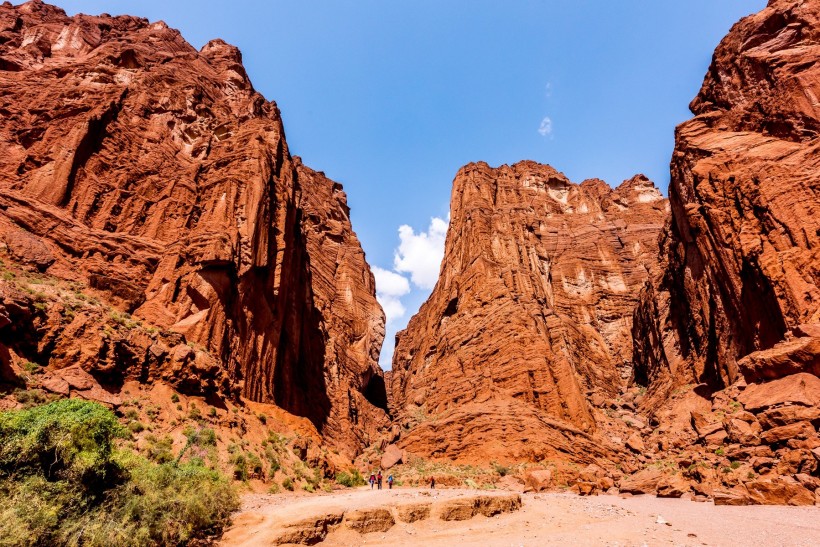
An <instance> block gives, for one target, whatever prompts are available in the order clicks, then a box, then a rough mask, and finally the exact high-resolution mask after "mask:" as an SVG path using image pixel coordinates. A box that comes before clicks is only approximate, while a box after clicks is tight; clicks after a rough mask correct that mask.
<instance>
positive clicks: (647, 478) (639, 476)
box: [618, 466, 663, 494]
mask: <svg viewBox="0 0 820 547" xmlns="http://www.w3.org/2000/svg"><path fill="white" fill-rule="evenodd" d="M662 478H663V471H661V469H660V468H658V467H655V466H650V467H646V468H644V469H641V470H640V471H638V472H637V473H635V474H633V475H630V476H628V477H625V478H624V479H621V483H620V484H619V485H618V490H620V491H621V492H622V493H627V494H654V493H655V492H656V491H657V489H658V483H659V482H660V480H661V479H662Z"/></svg>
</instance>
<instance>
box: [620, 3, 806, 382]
mask: <svg viewBox="0 0 820 547" xmlns="http://www.w3.org/2000/svg"><path fill="white" fill-rule="evenodd" d="M818 48H820V6H818V4H817V3H816V2H795V1H786V0H782V1H772V2H770V5H769V7H767V8H766V9H764V10H763V11H761V12H760V13H758V14H756V15H752V16H749V17H747V18H745V19H743V20H742V21H741V22H739V23H738V24H737V25H735V26H734V28H733V29H732V31H731V32H730V33H729V35H728V36H727V37H726V38H725V39H724V40H723V41H722V42H721V44H720V46H718V48H717V51H716V52H715V56H714V59H713V62H712V66H711V67H710V69H709V72H708V74H707V76H706V79H705V80H704V83H703V87H702V88H701V91H700V93H699V94H698V96H697V98H695V100H694V101H693V102H692V104H691V109H692V111H693V113H694V114H695V117H694V118H693V119H692V120H690V121H688V122H686V123H684V124H682V125H680V126H679V127H678V129H677V133H676V146H675V152H674V156H673V158H672V178H671V185H670V188H669V200H670V204H671V207H672V222H671V224H670V226H669V228H668V229H667V230H666V232H665V234H664V240H663V243H662V259H663V261H664V263H665V264H664V266H665V267H664V269H663V272H662V274H661V275H660V276H659V277H657V278H655V279H653V283H651V284H650V285H649V286H647V287H646V289H645V290H644V294H643V296H642V299H641V305H640V307H639V309H638V311H637V312H636V316H635V331H634V334H635V361H636V364H637V371H636V372H637V376H638V378H639V380H640V381H642V382H643V381H646V382H649V383H650V384H651V385H654V386H655V389H656V390H660V391H662V392H664V393H666V392H668V390H669V389H671V388H672V387H674V386H675V385H683V384H687V383H690V382H695V383H700V382H703V383H706V384H708V385H709V386H710V387H711V388H712V389H720V388H722V387H725V386H727V385H729V384H731V383H732V382H734V381H735V380H736V379H737V378H738V377H739V375H740V374H741V373H742V374H744V375H746V374H747V373H749V375H748V377H747V379H748V380H749V381H753V380H755V381H756V380H760V379H764V378H768V379H772V378H774V377H778V376H781V375H783V374H788V373H792V372H797V371H799V369H800V368H801V366H802V365H798V366H784V367H782V369H781V370H780V371H775V370H774V368H771V369H769V370H767V371H762V370H760V367H759V366H757V365H758V364H759V362H760V360H759V359H757V360H755V359H753V360H752V362H751V363H750V366H748V367H746V370H739V368H738V360H739V359H741V358H742V357H744V356H746V355H748V354H750V353H752V352H754V351H758V350H768V349H770V348H772V347H773V346H775V344H777V343H778V342H780V341H781V340H783V339H784V337H785V336H787V335H788V334H789V333H790V331H792V330H794V329H798V327H799V326H800V325H801V324H807V325H809V326H810V325H811V324H817V323H818V322H820V270H819V269H818V264H820V199H818V196H820V178H818V176H817V173H818V172H820V153H818V152H820V138H818V137H819V136H820V133H818V132H819V131H820V107H819V106H818V97H820V64H818V63H817V59H818ZM809 330H811V328H809ZM804 344H805V343H804ZM798 357H799V359H798V360H802V361H803V362H806V361H807V360H808V361H811V359H809V358H808V357H807V356H806V355H805V352H803V353H802V354H801V355H799V356H798ZM763 358H765V356H764V357H763ZM807 366H808V367H809V368H810V367H812V366H813V365H812V364H811V363H809V364H808V365H807Z"/></svg>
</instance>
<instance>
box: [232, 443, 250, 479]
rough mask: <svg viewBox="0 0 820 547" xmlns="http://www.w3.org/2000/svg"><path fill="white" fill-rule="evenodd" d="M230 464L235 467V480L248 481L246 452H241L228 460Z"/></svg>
mask: <svg viewBox="0 0 820 547" xmlns="http://www.w3.org/2000/svg"><path fill="white" fill-rule="evenodd" d="M228 463H230V464H231V465H233V478H235V479H236V480H238V481H246V480H248V476H249V473H248V458H247V457H245V453H244V452H242V451H241V450H240V451H237V452H235V453H234V454H233V455H232V456H231V458H230V459H229V460H228Z"/></svg>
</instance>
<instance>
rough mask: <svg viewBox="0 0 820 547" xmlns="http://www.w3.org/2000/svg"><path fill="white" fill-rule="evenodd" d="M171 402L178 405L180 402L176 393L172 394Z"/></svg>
mask: <svg viewBox="0 0 820 547" xmlns="http://www.w3.org/2000/svg"><path fill="white" fill-rule="evenodd" d="M171 402H172V403H178V402H179V395H177V394H176V393H172V394H171Z"/></svg>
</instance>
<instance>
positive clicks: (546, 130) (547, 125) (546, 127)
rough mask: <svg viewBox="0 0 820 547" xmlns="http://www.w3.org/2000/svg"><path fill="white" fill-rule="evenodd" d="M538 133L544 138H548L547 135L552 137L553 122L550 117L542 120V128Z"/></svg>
mask: <svg viewBox="0 0 820 547" xmlns="http://www.w3.org/2000/svg"><path fill="white" fill-rule="evenodd" d="M538 133H539V134H540V135H541V136H542V137H546V136H547V135H552V120H551V119H550V117H549V116H547V117H545V118H544V119H543V120H541V126H540V127H539V128H538Z"/></svg>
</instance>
